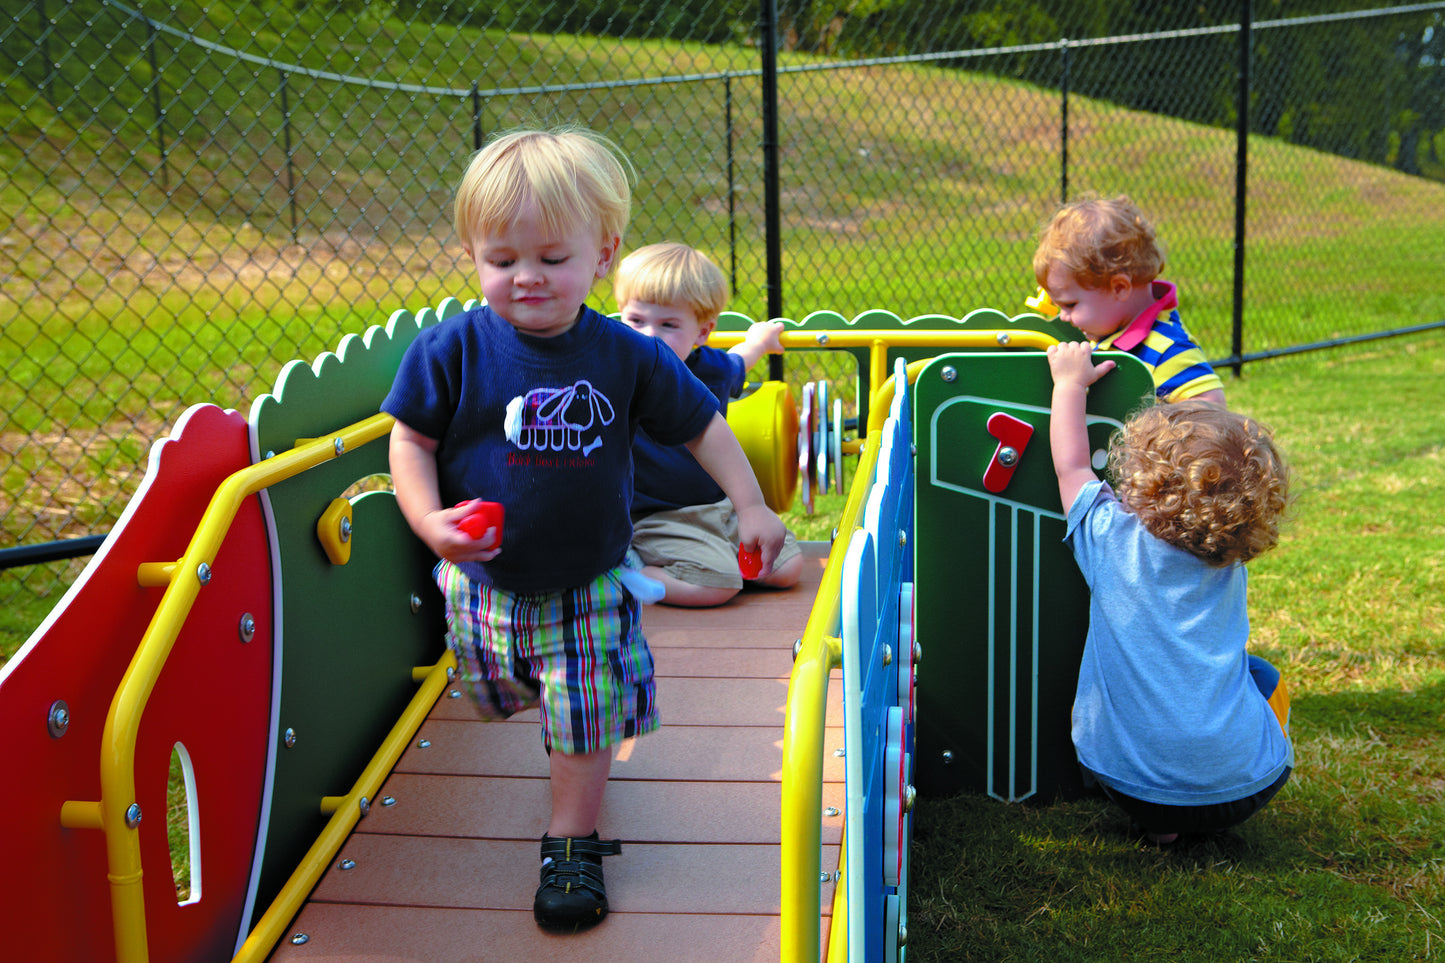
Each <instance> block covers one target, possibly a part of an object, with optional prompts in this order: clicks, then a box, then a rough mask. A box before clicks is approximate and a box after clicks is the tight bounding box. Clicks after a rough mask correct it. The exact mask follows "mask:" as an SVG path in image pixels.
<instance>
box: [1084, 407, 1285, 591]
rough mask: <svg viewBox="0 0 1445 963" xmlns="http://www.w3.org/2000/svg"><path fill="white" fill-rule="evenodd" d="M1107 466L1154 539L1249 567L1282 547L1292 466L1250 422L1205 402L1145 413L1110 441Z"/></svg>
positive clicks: (1261, 429) (1267, 434) (1207, 557)
mask: <svg viewBox="0 0 1445 963" xmlns="http://www.w3.org/2000/svg"><path fill="white" fill-rule="evenodd" d="M1109 468H1110V471H1111V473H1112V475H1113V478H1114V484H1115V486H1116V487H1117V489H1118V495H1119V499H1120V501H1122V502H1123V503H1124V505H1125V506H1127V507H1128V509H1129V511H1130V512H1132V513H1133V514H1134V515H1135V516H1137V517H1138V518H1139V520H1140V521H1141V522H1142V523H1143V525H1144V527H1145V528H1146V529H1147V530H1148V531H1149V533H1150V534H1151V535H1154V536H1155V537H1156V538H1161V539H1163V540H1164V541H1166V542H1168V543H1169V544H1171V545H1173V546H1175V547H1176V548H1180V549H1183V550H1184V551H1186V552H1189V553H1190V554H1191V555H1194V556H1196V557H1197V558H1200V559H1203V560H1204V561H1205V562H1208V563H1209V564H1210V565H1215V566H1222V565H1228V564H1229V563H1231V562H1247V561H1249V560H1250V559H1252V558H1254V557H1255V556H1257V555H1260V554H1262V553H1264V552H1267V551H1268V550H1269V549H1271V548H1273V547H1274V546H1275V545H1276V544H1277V543H1278V542H1279V525H1280V521H1281V520H1282V518H1283V516H1284V513H1285V509H1286V508H1287V507H1288V506H1289V466H1288V465H1287V464H1286V463H1285V460H1284V457H1283V456H1282V455H1281V454H1280V453H1279V451H1278V450H1277V449H1276V448H1275V445H1274V438H1273V436H1272V435H1271V433H1270V431H1269V429H1268V428H1266V427H1265V426H1263V425H1261V424H1259V423H1258V422H1256V421H1254V420H1253V419H1252V418H1248V417H1246V416H1245V415H1241V414H1239V413H1238V412H1234V411H1229V410H1227V409H1225V408H1221V407H1220V406H1219V405H1215V404H1211V403H1209V402H1207V401H1195V400H1186V401H1179V402H1175V403H1173V404H1159V405H1154V406H1152V407H1149V408H1145V409H1144V410H1143V411H1141V412H1139V413H1138V414H1136V415H1134V416H1133V417H1132V418H1130V419H1129V420H1128V421H1127V422H1125V424H1124V427H1123V429H1122V430H1120V431H1119V432H1118V433H1117V434H1116V435H1115V436H1114V438H1113V440H1112V442H1111V443H1110V447H1109Z"/></svg>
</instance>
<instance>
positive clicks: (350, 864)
mask: <svg viewBox="0 0 1445 963" xmlns="http://www.w3.org/2000/svg"><path fill="white" fill-rule="evenodd" d="M340 868H341V869H355V868H356V860H354V859H343V860H342V861H341V866H340Z"/></svg>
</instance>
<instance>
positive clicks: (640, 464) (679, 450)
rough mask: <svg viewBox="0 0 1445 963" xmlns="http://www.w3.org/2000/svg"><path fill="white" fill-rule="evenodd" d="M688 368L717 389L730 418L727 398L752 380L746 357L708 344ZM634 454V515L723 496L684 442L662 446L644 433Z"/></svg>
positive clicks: (709, 501)
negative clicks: (746, 364)
mask: <svg viewBox="0 0 1445 963" xmlns="http://www.w3.org/2000/svg"><path fill="white" fill-rule="evenodd" d="M687 368H688V370H689V371H691V372H692V373H693V374H694V375H695V376H696V377H697V379H698V380H699V381H701V382H702V383H703V384H705V385H707V386H708V388H709V389H710V390H711V391H712V393H713V396H714V397H715V398H716V399H717V410H718V411H719V412H720V413H721V414H722V415H723V416H724V417H726V416H727V413H728V399H729V398H736V397H737V396H738V395H740V394H741V393H742V390H743V384H744V381H745V379H746V378H747V371H746V370H745V369H744V367H743V359H742V357H740V356H739V355H735V354H732V353H730V352H727V351H719V350H718V349H717V348H709V347H708V346H707V345H703V346H701V347H698V348H694V349H693V350H692V352H691V353H690V354H689V355H688V356H687ZM632 457H633V460H634V461H635V462H636V464H637V473H636V478H635V481H634V482H633V488H634V494H633V496H632V517H633V518H641V517H642V516H644V515H651V514H652V513H653V512H660V511H663V510H665V509H673V508H687V507H689V506H692V505H711V504H712V503H713V502H717V501H721V500H722V497H723V490H722V489H721V488H719V487H718V484H717V482H715V481H713V480H712V476H711V475H709V474H708V473H707V470H706V469H704V468H703V467H702V466H701V465H699V464H698V462H697V459H696V458H694V457H692V452H690V451H688V450H687V448H686V447H684V446H682V445H661V444H658V443H657V441H656V440H654V439H653V437H652V436H651V435H649V434H648V433H647V432H646V431H639V432H638V433H637V438H636V439H635V440H634V441H633V442H632Z"/></svg>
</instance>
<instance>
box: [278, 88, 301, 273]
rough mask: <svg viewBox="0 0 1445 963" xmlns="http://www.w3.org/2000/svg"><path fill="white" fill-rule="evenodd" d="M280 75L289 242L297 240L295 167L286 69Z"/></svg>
mask: <svg viewBox="0 0 1445 963" xmlns="http://www.w3.org/2000/svg"><path fill="white" fill-rule="evenodd" d="M277 72H278V73H279V74H280V75H281V135H282V144H283V145H284V146H285V149H286V197H287V205H286V206H287V207H288V208H289V209H290V211H291V243H292V244H295V243H296V240H297V233H296V169H295V165H294V164H292V162H291V102H290V99H289V98H288V97H287V95H286V71H284V70H280V71H277Z"/></svg>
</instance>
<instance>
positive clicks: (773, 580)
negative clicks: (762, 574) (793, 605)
mask: <svg viewBox="0 0 1445 963" xmlns="http://www.w3.org/2000/svg"><path fill="white" fill-rule="evenodd" d="M802 577H803V556H801V555H794V556H793V557H792V558H790V559H788V560H787V561H786V562H784V563H783V564H782V565H779V566H778V567H777V568H775V569H773V570H772V571H771V572H769V573H768V577H767V578H764V579H759V580H758V582H757V584H759V585H766V586H767V587H768V588H792V587H793V586H794V585H797V584H798V579H800V578H802Z"/></svg>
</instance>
